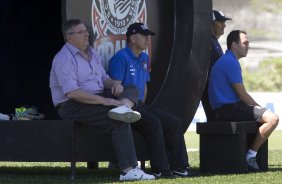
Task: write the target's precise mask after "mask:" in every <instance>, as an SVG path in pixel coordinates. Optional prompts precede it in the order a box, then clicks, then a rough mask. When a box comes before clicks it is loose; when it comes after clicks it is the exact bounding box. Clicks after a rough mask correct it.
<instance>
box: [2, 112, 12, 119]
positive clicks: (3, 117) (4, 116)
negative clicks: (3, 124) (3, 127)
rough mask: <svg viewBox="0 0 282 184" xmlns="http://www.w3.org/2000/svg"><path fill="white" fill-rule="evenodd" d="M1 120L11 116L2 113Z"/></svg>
mask: <svg viewBox="0 0 282 184" xmlns="http://www.w3.org/2000/svg"><path fill="white" fill-rule="evenodd" d="M0 120H10V117H9V116H8V115H6V114H2V113H0Z"/></svg>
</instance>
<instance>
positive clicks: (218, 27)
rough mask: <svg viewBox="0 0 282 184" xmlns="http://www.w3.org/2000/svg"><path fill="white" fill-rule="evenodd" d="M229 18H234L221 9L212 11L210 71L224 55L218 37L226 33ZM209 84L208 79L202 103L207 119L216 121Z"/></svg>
mask: <svg viewBox="0 0 282 184" xmlns="http://www.w3.org/2000/svg"><path fill="white" fill-rule="evenodd" d="M227 20H232V19H231V18H228V17H225V15H224V14H223V13H222V12H221V11H217V10H213V11H212V38H211V47H212V51H211V60H210V66H209V73H210V70H211V67H212V66H213V65H214V63H215V62H216V61H217V60H218V59H219V58H220V56H222V55H223V51H222V48H221V46H220V44H219V42H218V39H219V37H220V36H221V35H223V34H224V28H225V27H226V25H225V22H226V21H227ZM208 86H209V81H208V80H207V82H206V86H205V89H204V92H203V96H202V104H203V108H204V110H205V114H206V117H207V121H215V116H214V112H213V110H212V109H211V107H210V105H209V99H208Z"/></svg>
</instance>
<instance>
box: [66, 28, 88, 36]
mask: <svg viewBox="0 0 282 184" xmlns="http://www.w3.org/2000/svg"><path fill="white" fill-rule="evenodd" d="M85 33H89V29H84V30H80V31H77V32H69V33H68V35H72V34H80V35H82V34H85Z"/></svg>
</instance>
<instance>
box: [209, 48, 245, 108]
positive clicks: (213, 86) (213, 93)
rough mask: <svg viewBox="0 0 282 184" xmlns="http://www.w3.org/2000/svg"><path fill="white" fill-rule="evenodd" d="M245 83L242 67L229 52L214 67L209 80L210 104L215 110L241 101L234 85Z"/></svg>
mask: <svg viewBox="0 0 282 184" xmlns="http://www.w3.org/2000/svg"><path fill="white" fill-rule="evenodd" d="M238 83H243V79H242V71H241V66H240V63H239V61H238V60H237V58H236V57H235V55H234V54H233V53H232V51H230V50H227V51H226V53H225V54H224V55H223V56H222V57H220V58H219V59H218V60H217V62H216V63H215V64H214V65H213V67H212V70H211V73H210V79H209V102H210V105H211V107H212V109H213V110H216V109H218V108H220V107H221V106H222V105H226V104H230V103H236V102H238V101H240V99H239V97H238V95H237V94H236V92H235V90H234V89H233V87H232V84H238Z"/></svg>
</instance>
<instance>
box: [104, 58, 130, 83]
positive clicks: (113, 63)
mask: <svg viewBox="0 0 282 184" xmlns="http://www.w3.org/2000/svg"><path fill="white" fill-rule="evenodd" d="M125 71H126V60H125V58H124V57H123V56H122V55H120V54H116V55H114V56H113V58H112V59H111V60H110V66H109V71H108V73H109V75H110V77H111V78H112V79H114V80H120V81H123V80H124V76H125Z"/></svg>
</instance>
